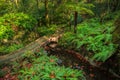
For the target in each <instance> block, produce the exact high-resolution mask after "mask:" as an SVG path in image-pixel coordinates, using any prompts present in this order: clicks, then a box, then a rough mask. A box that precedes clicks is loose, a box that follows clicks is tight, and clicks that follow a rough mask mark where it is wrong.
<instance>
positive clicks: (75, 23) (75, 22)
mask: <svg viewBox="0 0 120 80" xmlns="http://www.w3.org/2000/svg"><path fill="white" fill-rule="evenodd" d="M77 18H78V12H77V11H75V12H74V33H76V32H77Z"/></svg>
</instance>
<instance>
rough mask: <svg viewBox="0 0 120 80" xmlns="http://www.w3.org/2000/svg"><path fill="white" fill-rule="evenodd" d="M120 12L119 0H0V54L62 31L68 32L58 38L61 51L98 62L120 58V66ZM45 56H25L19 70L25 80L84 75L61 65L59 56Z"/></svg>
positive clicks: (75, 78)
mask: <svg viewBox="0 0 120 80" xmlns="http://www.w3.org/2000/svg"><path fill="white" fill-rule="evenodd" d="M119 9H120V0H0V55H4V54H8V53H11V52H13V51H15V50H18V49H19V48H22V47H24V46H25V45H27V44H29V43H30V42H32V41H34V40H36V39H37V38H39V37H41V36H48V35H52V34H54V33H55V32H57V33H59V34H60V35H61V34H63V35H62V36H59V37H60V40H59V38H58V43H59V45H58V46H60V48H61V47H62V48H64V49H66V48H67V49H73V50H75V51H78V52H79V53H81V55H83V56H84V57H85V58H86V59H88V60H89V59H91V60H93V61H95V62H97V61H102V62H103V63H105V62H106V61H108V60H109V59H111V57H113V56H118V57H117V59H118V60H117V61H118V64H120V59H119V57H120V55H119V54H120V51H119V46H120V14H119V13H120V10H119ZM62 30H63V31H62ZM50 40H51V39H50ZM43 54H46V53H41V52H39V53H35V54H34V53H29V52H28V53H27V55H25V56H24V57H23V58H24V59H23V58H21V60H23V62H19V63H23V64H22V65H21V64H19V63H18V64H17V65H16V66H14V67H15V68H16V72H17V73H18V74H19V79H20V80H22V79H26V80H29V78H30V79H32V80H37V79H45V80H46V79H48V80H50V79H51V78H52V77H54V78H53V79H52V80H56V79H58V80H62V79H63V80H64V79H69V78H70V80H79V79H78V78H80V79H81V77H83V75H82V72H81V71H77V70H73V69H70V68H66V67H63V66H61V67H60V66H58V64H57V63H56V61H57V60H58V59H57V58H55V57H53V56H50V57H48V56H46V55H43ZM38 55H39V57H38ZM115 59H116V58H115ZM51 60H52V62H50V61H51ZM111 63H112V62H111ZM27 64H31V65H32V66H30V67H29V68H28V67H27V66H25V65H27ZM14 65H15V64H14ZM43 66H44V67H43ZM118 67H120V65H119V66H118ZM14 70H15V69H14ZM59 70H60V71H59ZM18 71H19V72H18ZM119 71H120V69H119ZM1 74H2V72H0V76H1ZM73 74H74V75H73Z"/></svg>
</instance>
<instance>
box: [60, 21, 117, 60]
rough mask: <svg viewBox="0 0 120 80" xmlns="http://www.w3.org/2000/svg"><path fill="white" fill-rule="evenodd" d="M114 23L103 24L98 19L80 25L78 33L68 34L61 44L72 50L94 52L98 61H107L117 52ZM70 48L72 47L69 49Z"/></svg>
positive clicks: (94, 57)
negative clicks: (83, 49)
mask: <svg viewBox="0 0 120 80" xmlns="http://www.w3.org/2000/svg"><path fill="white" fill-rule="evenodd" d="M113 28H114V27H113V26H112V23H111V22H109V23H107V22H106V24H101V23H100V22H99V20H98V19H91V20H86V21H85V22H83V23H82V24H79V25H78V29H77V33H76V34H73V33H72V32H66V33H65V34H64V36H63V38H62V39H61V42H60V44H63V45H64V46H65V45H66V46H68V47H69V46H72V48H76V49H78V50H79V49H81V47H85V48H86V50H88V51H92V54H94V55H93V57H92V59H95V60H97V61H105V60H107V59H108V58H109V57H110V56H111V55H112V54H113V53H114V51H115V44H113V43H112V34H111V32H112V31H113ZM69 48H70V47H69Z"/></svg>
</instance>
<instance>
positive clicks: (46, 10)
mask: <svg viewBox="0 0 120 80" xmlns="http://www.w3.org/2000/svg"><path fill="white" fill-rule="evenodd" d="M45 24H46V26H49V15H48V0H45Z"/></svg>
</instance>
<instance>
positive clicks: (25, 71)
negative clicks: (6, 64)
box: [13, 49, 85, 80]
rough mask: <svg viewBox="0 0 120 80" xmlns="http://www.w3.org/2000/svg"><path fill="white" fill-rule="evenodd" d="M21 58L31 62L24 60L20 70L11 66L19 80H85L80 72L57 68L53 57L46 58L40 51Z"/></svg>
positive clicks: (61, 67)
mask: <svg viewBox="0 0 120 80" xmlns="http://www.w3.org/2000/svg"><path fill="white" fill-rule="evenodd" d="M31 56H32V57H31ZM23 57H24V58H27V59H26V60H28V58H29V59H31V60H32V61H31V62H29V61H30V60H28V61H26V60H25V61H24V62H22V63H23V64H22V66H21V68H20V66H19V64H16V65H14V64H13V65H14V69H17V70H14V71H16V72H17V73H18V74H19V75H18V78H19V79H20V80H23V79H25V80H65V79H67V80H85V77H84V75H83V73H82V71H78V70H73V69H71V68H66V67H64V66H58V64H57V60H58V59H57V58H56V57H55V56H49V57H48V56H47V55H46V53H45V52H44V51H43V50H42V49H41V50H40V52H36V53H30V54H29V56H28V54H27V53H26V54H25V55H24V56H23ZM24 58H23V59H24ZM27 64H31V66H30V67H29V66H27Z"/></svg>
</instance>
